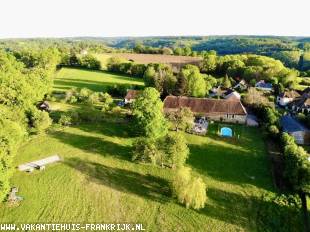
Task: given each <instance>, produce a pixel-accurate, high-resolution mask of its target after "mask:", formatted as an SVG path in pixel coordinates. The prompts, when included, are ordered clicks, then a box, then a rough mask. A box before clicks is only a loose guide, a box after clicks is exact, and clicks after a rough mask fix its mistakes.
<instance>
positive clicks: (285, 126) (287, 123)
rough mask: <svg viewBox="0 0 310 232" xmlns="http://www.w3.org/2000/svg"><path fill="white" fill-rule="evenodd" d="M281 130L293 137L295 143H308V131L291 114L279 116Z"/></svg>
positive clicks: (309, 136) (309, 132) (309, 140)
mask: <svg viewBox="0 0 310 232" xmlns="http://www.w3.org/2000/svg"><path fill="white" fill-rule="evenodd" d="M281 126H282V130H283V131H284V132H286V133H288V134H290V135H292V136H293V137H294V138H295V141H296V143H297V144H310V131H309V130H308V129H307V128H306V127H305V126H303V125H302V124H301V123H299V122H298V121H297V120H296V119H294V118H293V117H292V116H289V115H285V116H283V117H282V118H281Z"/></svg>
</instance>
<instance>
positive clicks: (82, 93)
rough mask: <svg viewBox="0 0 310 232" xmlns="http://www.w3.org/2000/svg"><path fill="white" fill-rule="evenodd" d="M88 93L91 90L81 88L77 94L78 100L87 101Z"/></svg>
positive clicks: (89, 93)
mask: <svg viewBox="0 0 310 232" xmlns="http://www.w3.org/2000/svg"><path fill="white" fill-rule="evenodd" d="M90 95H91V90H89V89H87V88H82V89H81V90H80V92H79V94H78V99H79V101H80V102H87V101H88V98H89V96H90Z"/></svg>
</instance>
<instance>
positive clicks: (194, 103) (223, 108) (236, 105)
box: [164, 96, 247, 115]
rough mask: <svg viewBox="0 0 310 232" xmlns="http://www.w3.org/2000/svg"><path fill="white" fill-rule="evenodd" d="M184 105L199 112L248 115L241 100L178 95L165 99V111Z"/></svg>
mask: <svg viewBox="0 0 310 232" xmlns="http://www.w3.org/2000/svg"><path fill="white" fill-rule="evenodd" d="M182 107H188V108H190V109H191V111H192V112H193V113H197V114H199V113H202V114H235V115H247V111H246V109H245V108H244V107H243V105H242V103H241V102H240V101H229V100H225V99H211V98H194V97H176V96H167V97H166V98H165V100H164V110H165V111H169V110H171V109H177V108H182Z"/></svg>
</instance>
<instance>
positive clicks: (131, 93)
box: [124, 89, 141, 104]
mask: <svg viewBox="0 0 310 232" xmlns="http://www.w3.org/2000/svg"><path fill="white" fill-rule="evenodd" d="M140 93H141V91H140V90H133V89H129V90H128V91H127V94H126V96H125V98H124V103H125V104H130V103H132V102H133V101H134V100H135V99H136V98H137V97H138V95H139V94H140Z"/></svg>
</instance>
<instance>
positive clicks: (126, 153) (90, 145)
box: [51, 131, 131, 160]
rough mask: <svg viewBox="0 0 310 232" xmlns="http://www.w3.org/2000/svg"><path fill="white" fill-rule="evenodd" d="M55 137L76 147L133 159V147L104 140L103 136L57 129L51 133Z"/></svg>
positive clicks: (124, 158)
mask: <svg viewBox="0 0 310 232" xmlns="http://www.w3.org/2000/svg"><path fill="white" fill-rule="evenodd" d="M51 135H52V136H53V137H54V138H56V139H58V140H60V141H61V142H63V143H65V144H69V145H71V146H73V147H75V148H78V149H81V150H84V151H86V152H91V153H95V154H100V155H102V156H113V157H115V158H118V159H123V160H131V147H130V146H126V145H121V144H118V143H114V142H112V141H107V140H104V139H103V138H99V137H93V136H86V135H79V134H73V133H68V132H65V131H57V132H53V133H52V134H51Z"/></svg>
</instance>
